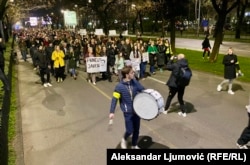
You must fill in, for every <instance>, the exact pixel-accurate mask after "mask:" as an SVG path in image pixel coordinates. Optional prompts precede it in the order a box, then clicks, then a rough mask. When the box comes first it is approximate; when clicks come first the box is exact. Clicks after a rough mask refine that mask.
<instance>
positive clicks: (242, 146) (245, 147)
mask: <svg viewBox="0 0 250 165" xmlns="http://www.w3.org/2000/svg"><path fill="white" fill-rule="evenodd" d="M236 145H237V147H238V148H239V149H248V147H247V146H246V145H245V144H243V145H240V144H238V143H236Z"/></svg>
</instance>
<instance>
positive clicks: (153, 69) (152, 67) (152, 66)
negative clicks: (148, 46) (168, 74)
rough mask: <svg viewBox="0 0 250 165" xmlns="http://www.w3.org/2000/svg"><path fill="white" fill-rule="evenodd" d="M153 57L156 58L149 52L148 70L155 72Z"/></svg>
mask: <svg viewBox="0 0 250 165" xmlns="http://www.w3.org/2000/svg"><path fill="white" fill-rule="evenodd" d="M155 58H156V55H155V54H152V53H149V65H150V67H149V72H150V73H154V72H155Z"/></svg>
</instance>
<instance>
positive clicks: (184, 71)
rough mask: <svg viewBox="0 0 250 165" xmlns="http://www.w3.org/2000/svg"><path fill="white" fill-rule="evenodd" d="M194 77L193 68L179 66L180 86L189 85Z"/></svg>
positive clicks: (178, 79)
mask: <svg viewBox="0 0 250 165" xmlns="http://www.w3.org/2000/svg"><path fill="white" fill-rule="evenodd" d="M191 77H192V70H191V69H190V68H189V67H188V66H187V67H180V68H179V75H178V78H177V81H178V82H177V84H178V85H179V86H188V85H189V83H190V80H191Z"/></svg>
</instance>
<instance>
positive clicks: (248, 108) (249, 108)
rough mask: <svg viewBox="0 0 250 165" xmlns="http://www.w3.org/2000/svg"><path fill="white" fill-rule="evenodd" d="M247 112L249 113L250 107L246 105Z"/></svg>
mask: <svg viewBox="0 0 250 165" xmlns="http://www.w3.org/2000/svg"><path fill="white" fill-rule="evenodd" d="M246 109H247V112H248V113H250V105H246Z"/></svg>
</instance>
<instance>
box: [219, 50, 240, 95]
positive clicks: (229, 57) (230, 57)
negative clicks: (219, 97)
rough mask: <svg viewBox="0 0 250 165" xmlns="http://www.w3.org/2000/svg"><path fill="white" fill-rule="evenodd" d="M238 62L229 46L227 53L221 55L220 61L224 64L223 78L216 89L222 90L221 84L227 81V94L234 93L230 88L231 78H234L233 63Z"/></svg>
mask: <svg viewBox="0 0 250 165" xmlns="http://www.w3.org/2000/svg"><path fill="white" fill-rule="evenodd" d="M237 62H238V60H237V55H235V54H234V53H233V49H232V48H231V47H230V48H229V49H228V53H227V54H226V55H225V56H224V57H223V61H222V63H223V64H224V80H223V81H222V82H221V83H220V84H219V85H218V86H217V91H218V92H220V91H221V90H222V86H223V85H224V84H225V83H228V91H227V92H228V94H230V95H234V92H233V90H232V87H233V80H234V79H235V78H236V68H235V64H236V63H237Z"/></svg>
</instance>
